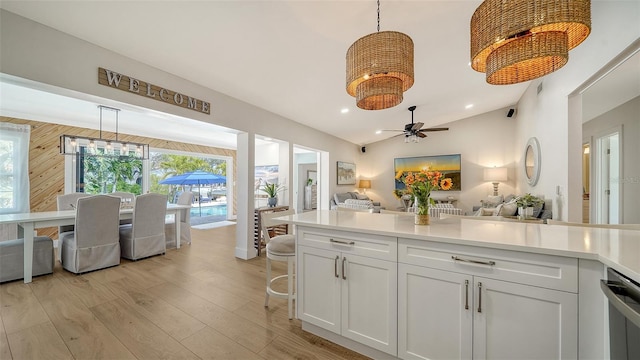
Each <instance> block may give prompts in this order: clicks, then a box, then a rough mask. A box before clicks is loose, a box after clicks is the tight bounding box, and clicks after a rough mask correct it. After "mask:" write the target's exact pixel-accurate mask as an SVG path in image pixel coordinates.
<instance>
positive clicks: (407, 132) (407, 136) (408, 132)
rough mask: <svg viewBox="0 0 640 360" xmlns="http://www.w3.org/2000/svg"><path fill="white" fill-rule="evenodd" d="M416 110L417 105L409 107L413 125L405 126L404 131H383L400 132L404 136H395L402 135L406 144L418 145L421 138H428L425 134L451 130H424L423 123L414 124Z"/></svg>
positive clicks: (442, 128) (443, 128)
mask: <svg viewBox="0 0 640 360" xmlns="http://www.w3.org/2000/svg"><path fill="white" fill-rule="evenodd" d="M415 109H416V106H415V105H413V106H409V109H408V110H409V111H411V123H410V124H405V126H404V129H403V130H382V131H399V132H402V134H398V135H395V136H401V135H402V136H404V142H405V143H410V142H412V143H418V142H420V138H425V137H427V134H425V132H430V131H447V130H449V128H445V127H441V128H427V129H422V126H424V123H421V122H417V123H414V122H413V111H414V110H415ZM395 136H394V137H395Z"/></svg>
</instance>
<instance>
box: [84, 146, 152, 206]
mask: <svg viewBox="0 0 640 360" xmlns="http://www.w3.org/2000/svg"><path fill="white" fill-rule="evenodd" d="M76 166H77V168H76V171H75V173H76V183H75V186H76V189H75V191H76V192H84V193H87V194H110V193H112V192H114V191H124V192H130V193H133V194H136V195H140V194H142V181H143V180H142V179H143V176H142V173H143V171H142V160H141V159H136V158H131V157H124V156H122V157H121V156H112V155H106V154H105V153H104V149H96V151H95V154H92V153H91V152H89V151H88V149H87V148H86V147H80V151H79V152H78V153H77V155H76Z"/></svg>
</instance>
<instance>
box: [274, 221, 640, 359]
mask: <svg viewBox="0 0 640 360" xmlns="http://www.w3.org/2000/svg"><path fill="white" fill-rule="evenodd" d="M286 218H287V219H288V220H289V221H290V222H291V223H293V224H295V225H296V241H297V244H296V246H297V248H296V251H297V260H298V261H297V265H296V266H297V268H296V270H297V304H296V307H297V309H296V311H297V315H298V317H299V318H300V319H301V320H302V322H303V329H305V330H307V331H310V332H312V333H315V334H317V335H319V336H322V337H324V338H327V339H329V340H331V341H334V342H336V343H339V344H341V345H343V346H346V347H349V348H351V349H354V350H356V351H359V352H361V353H363V354H365V355H369V356H371V357H374V358H396V357H397V358H402V359H424V358H477V359H480V358H545V359H551V358H563V359H565V358H569V359H571V358H574V359H575V358H605V357H606V356H605V354H606V353H607V351H608V343H607V340H606V339H607V333H606V322H607V312H606V300H605V298H604V295H603V294H602V292H601V291H600V288H599V281H600V279H604V278H605V269H606V267H611V268H614V269H616V270H618V271H620V272H621V273H623V274H625V275H626V276H628V277H630V278H632V279H634V280H636V281H640V232H638V231H632V230H615V229H598V228H580V227H566V226H560V225H544V224H530V223H517V222H500V221H484V220H475V219H443V220H438V219H432V223H431V225H429V226H416V225H414V224H413V218H412V217H411V216H405V215H389V214H369V213H358V212H338V211H315V212H308V213H303V214H297V215H292V216H289V217H286Z"/></svg>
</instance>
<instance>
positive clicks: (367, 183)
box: [358, 180, 371, 189]
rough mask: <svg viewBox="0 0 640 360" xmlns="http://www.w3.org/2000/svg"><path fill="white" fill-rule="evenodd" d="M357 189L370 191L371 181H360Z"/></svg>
mask: <svg viewBox="0 0 640 360" xmlns="http://www.w3.org/2000/svg"><path fill="white" fill-rule="evenodd" d="M358 187H359V188H360V189H371V180H360V182H359V183H358Z"/></svg>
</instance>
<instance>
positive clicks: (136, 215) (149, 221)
mask: <svg viewBox="0 0 640 360" xmlns="http://www.w3.org/2000/svg"><path fill="white" fill-rule="evenodd" d="M166 213H167V196H166V195H162V194H154V193H150V194H144V195H139V196H138V197H137V198H136V202H135V205H134V207H133V222H132V223H131V224H127V225H121V226H120V248H121V254H122V257H123V258H125V259H129V260H138V259H142V258H145V257H149V256H153V255H159V254H164V253H165V252H166V251H167V243H166V240H165V234H164V218H165V215H166Z"/></svg>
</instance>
